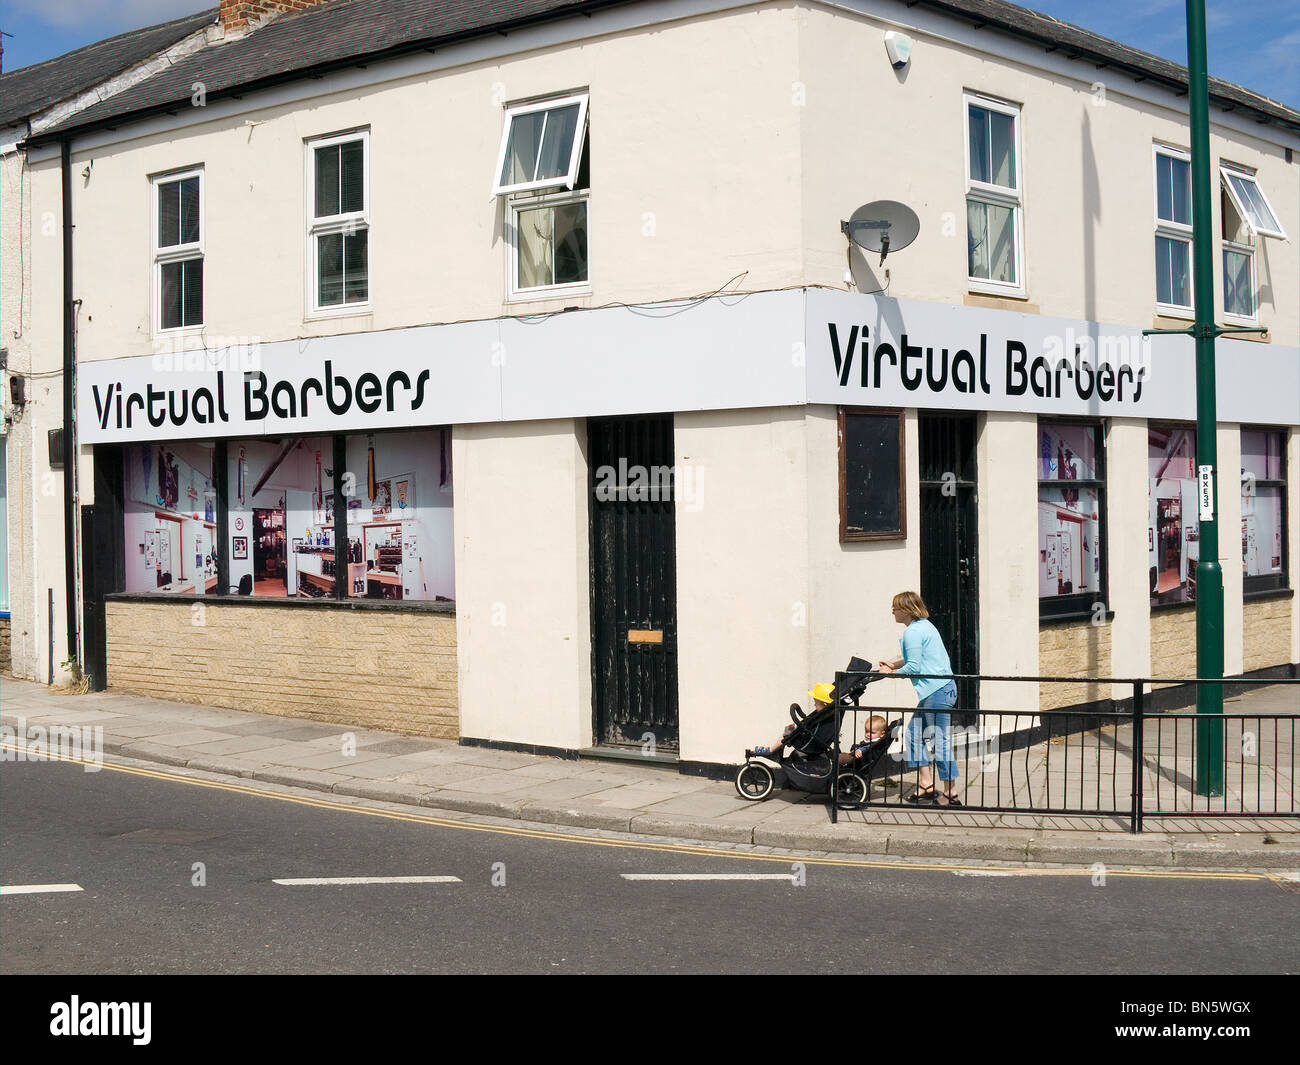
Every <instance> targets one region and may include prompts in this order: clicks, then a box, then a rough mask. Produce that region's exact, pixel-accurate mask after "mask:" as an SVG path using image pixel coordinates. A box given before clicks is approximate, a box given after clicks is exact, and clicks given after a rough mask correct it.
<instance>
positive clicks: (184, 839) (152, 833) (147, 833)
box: [109, 828, 221, 845]
mask: <svg viewBox="0 0 1300 1065" xmlns="http://www.w3.org/2000/svg"><path fill="white" fill-rule="evenodd" d="M220 835H221V833H220V832H195V831H192V830H190V829H184V828H137V829H136V830H135V831H134V832H123V833H122V834H121V835H119V836H110V837H109V839H117V840H122V841H123V842H125V843H174V844H181V845H185V844H190V843H202V842H203V841H204V840H205V839H216V838H217V837H218V836H220Z"/></svg>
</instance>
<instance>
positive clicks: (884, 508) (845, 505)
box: [839, 407, 907, 543]
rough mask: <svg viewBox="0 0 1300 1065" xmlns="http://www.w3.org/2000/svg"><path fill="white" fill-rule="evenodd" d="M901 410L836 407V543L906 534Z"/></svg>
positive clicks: (898, 538)
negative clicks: (837, 449) (837, 492)
mask: <svg viewBox="0 0 1300 1065" xmlns="http://www.w3.org/2000/svg"><path fill="white" fill-rule="evenodd" d="M904 454H905V452H904V450H903V414H902V412H901V411H878V410H854V409H851V408H850V409H846V408H844V407H841V408H840V411H839V465H840V470H839V482H840V492H839V495H840V543H851V542H853V541H858V540H901V539H903V538H905V537H906V535H907V514H906V491H905V483H906V481H905V466H904Z"/></svg>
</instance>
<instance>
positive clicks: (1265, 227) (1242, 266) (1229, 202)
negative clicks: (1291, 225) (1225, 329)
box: [1219, 166, 1286, 322]
mask: <svg viewBox="0 0 1300 1065" xmlns="http://www.w3.org/2000/svg"><path fill="white" fill-rule="evenodd" d="M1219 177H1220V182H1221V186H1222V195H1221V197H1220V201H1221V204H1220V207H1221V210H1220V213H1221V216H1222V220H1223V312H1224V314H1225V315H1228V316H1231V317H1233V318H1237V319H1244V320H1246V321H1248V322H1254V321H1255V320H1256V317H1257V314H1258V306H1259V304H1258V299H1257V292H1258V284H1257V281H1256V265H1255V245H1256V237H1277V238H1280V239H1283V240H1285V239H1286V233H1285V232H1284V231H1283V230H1282V224H1281V223H1280V222H1279V221H1278V219H1277V215H1276V214H1274V212H1273V208H1272V205H1271V204H1269V202H1268V197H1266V196H1265V195H1264V190H1263V189H1261V188H1260V186H1259V182H1258V180H1256V178H1255V176H1254V175H1253V174H1251V173H1249V172H1248V171H1245V170H1241V169H1238V168H1236V167H1233V166H1220V167H1219Z"/></svg>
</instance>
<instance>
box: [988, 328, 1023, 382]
mask: <svg viewBox="0 0 1300 1065" xmlns="http://www.w3.org/2000/svg"><path fill="white" fill-rule="evenodd" d="M988 347H989V338H988V336H987V335H986V334H984V333H981V334H980V388H982V389H984V394H985V395H986V396H991V395H992V394H993V392H992V390H991V389H990V388H989V350H988ZM1020 350H1021V351H1024V350H1025V349H1024V346H1023V345H1022V346H1021V348H1020ZM1009 353H1010V348H1008V354H1009ZM1021 391H1024V389H1021Z"/></svg>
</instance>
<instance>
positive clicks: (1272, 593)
mask: <svg viewBox="0 0 1300 1065" xmlns="http://www.w3.org/2000/svg"><path fill="white" fill-rule="evenodd" d="M1294 596H1295V589H1294V588H1261V589H1260V590H1259V591H1257V592H1242V593H1241V599H1242V602H1244V603H1253V602H1256V601H1258V600H1261V599H1291V598H1294Z"/></svg>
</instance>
